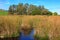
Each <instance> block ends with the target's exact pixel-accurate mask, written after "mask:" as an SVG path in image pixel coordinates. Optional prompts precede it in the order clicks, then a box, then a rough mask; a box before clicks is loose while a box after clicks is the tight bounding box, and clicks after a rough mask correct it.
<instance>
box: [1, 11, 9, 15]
mask: <svg viewBox="0 0 60 40" xmlns="http://www.w3.org/2000/svg"><path fill="white" fill-rule="evenodd" d="M0 15H8V12H7V11H0Z"/></svg>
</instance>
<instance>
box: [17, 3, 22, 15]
mask: <svg viewBox="0 0 60 40" xmlns="http://www.w3.org/2000/svg"><path fill="white" fill-rule="evenodd" d="M17 13H18V14H19V15H22V14H23V3H19V4H18V5H17Z"/></svg>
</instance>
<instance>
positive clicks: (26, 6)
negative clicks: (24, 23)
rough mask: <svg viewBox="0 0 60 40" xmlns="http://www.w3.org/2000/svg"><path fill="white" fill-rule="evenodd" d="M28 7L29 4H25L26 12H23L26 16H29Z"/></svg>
mask: <svg viewBox="0 0 60 40" xmlns="http://www.w3.org/2000/svg"><path fill="white" fill-rule="evenodd" d="M28 7H29V4H28V3H26V4H24V10H23V12H24V14H26V15H28Z"/></svg>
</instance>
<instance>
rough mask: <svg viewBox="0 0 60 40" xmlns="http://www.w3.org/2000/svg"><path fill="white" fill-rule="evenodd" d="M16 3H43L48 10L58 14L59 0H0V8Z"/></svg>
mask: <svg viewBox="0 0 60 40" xmlns="http://www.w3.org/2000/svg"><path fill="white" fill-rule="evenodd" d="M18 3H24V4H25V3H29V4H34V5H37V6H39V5H44V7H45V8H47V9H49V10H50V11H52V12H57V13H58V14H60V0H0V9H4V10H8V9H9V6H10V5H13V4H16V5H17V4H18Z"/></svg>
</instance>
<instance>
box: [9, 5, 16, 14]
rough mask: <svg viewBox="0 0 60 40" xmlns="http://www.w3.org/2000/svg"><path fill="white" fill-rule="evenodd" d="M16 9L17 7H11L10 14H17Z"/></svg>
mask: <svg viewBox="0 0 60 40" xmlns="http://www.w3.org/2000/svg"><path fill="white" fill-rule="evenodd" d="M16 8H17V6H16V5H11V6H10V7H9V13H10V14H14V13H16Z"/></svg>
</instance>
